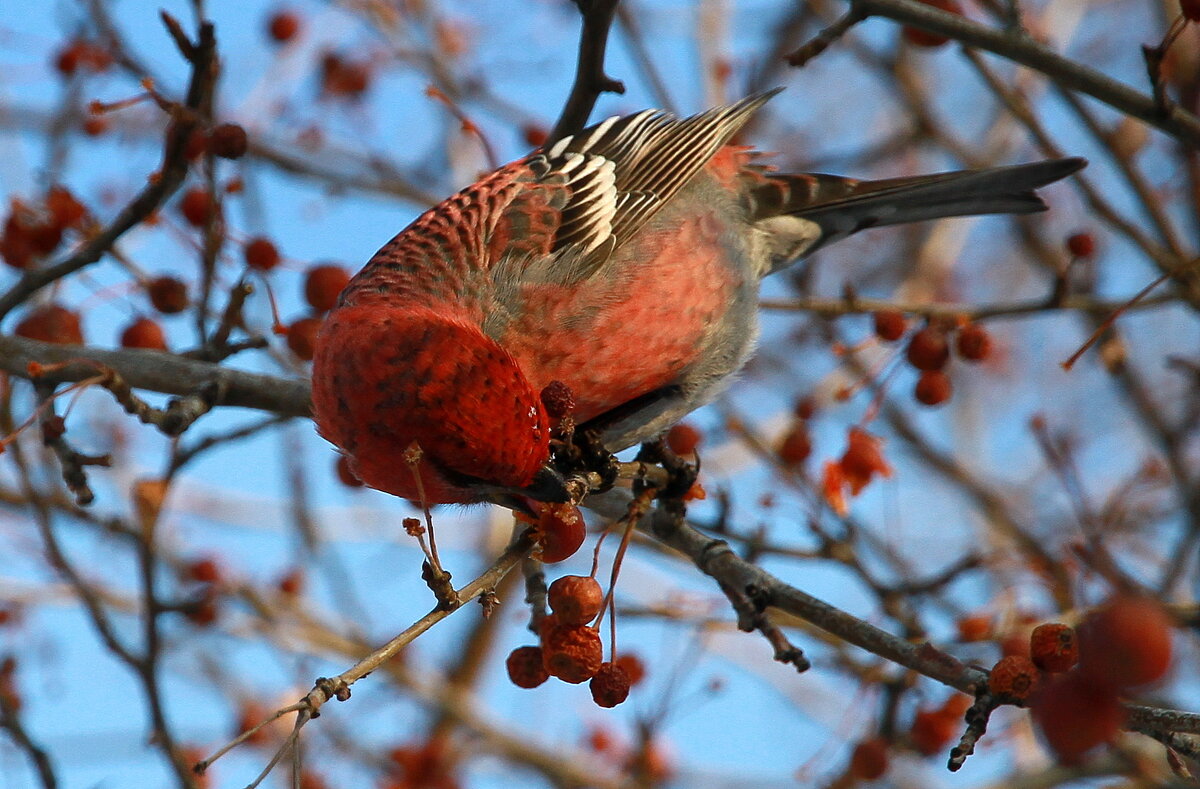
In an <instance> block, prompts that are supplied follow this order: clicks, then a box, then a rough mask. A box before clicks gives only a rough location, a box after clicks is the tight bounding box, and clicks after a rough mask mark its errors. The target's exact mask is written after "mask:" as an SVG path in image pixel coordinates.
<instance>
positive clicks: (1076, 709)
mask: <svg viewBox="0 0 1200 789" xmlns="http://www.w3.org/2000/svg"><path fill="white" fill-rule="evenodd" d="M1030 712H1031V713H1032V716H1033V722H1034V724H1035V725H1036V726H1037V727H1038V729H1039V730H1041V732H1042V737H1043V738H1045V740H1046V744H1047V745H1049V746H1050V750H1052V751H1054V753H1055V755H1056V756H1057V757H1058V760H1059V761H1060V762H1062V763H1063V764H1067V765H1073V764H1079V762H1081V761H1082V760H1083V757H1084V756H1085V755H1086V754H1087V753H1088V751H1090V750H1092V749H1093V748H1095V747H1097V746H1100V745H1103V744H1105V743H1109V742H1112V741H1113V740H1114V739H1116V737H1117V735H1118V734H1119V733H1120V731H1121V726H1122V725H1123V724H1124V723H1125V708H1124V707H1123V706H1121V701H1120V699H1119V698H1118V697H1117V691H1116V689H1115V688H1113V687H1112V686H1111V685H1108V684H1105V683H1098V682H1094V681H1092V680H1091V679H1089V678H1088V677H1086V676H1084V675H1083V674H1081V673H1079V672H1078V671H1068V672H1067V673H1066V674H1059V675H1057V676H1054V677H1050V678H1049V679H1047V681H1046V682H1045V683H1043V685H1042V688H1041V690H1039V691H1038V693H1037V695H1036V696H1035V697H1034V699H1033V703H1032V705H1031V706H1030Z"/></svg>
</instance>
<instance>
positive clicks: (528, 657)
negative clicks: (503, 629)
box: [504, 647, 550, 688]
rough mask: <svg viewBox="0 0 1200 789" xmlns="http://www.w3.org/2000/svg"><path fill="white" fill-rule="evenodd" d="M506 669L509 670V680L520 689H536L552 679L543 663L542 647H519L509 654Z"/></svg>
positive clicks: (505, 664) (505, 663)
mask: <svg viewBox="0 0 1200 789" xmlns="http://www.w3.org/2000/svg"><path fill="white" fill-rule="evenodd" d="M504 667H505V668H506V669H508V678H509V679H510V680H512V684H514V685H516V686H517V687H518V688H536V687H537V686H538V685H541V684H542V683H543V682H545V681H546V680H548V679H550V674H549V673H548V672H547V671H546V666H545V665H544V664H543V661H542V648H541V647H517V648H516V649H514V650H513V651H512V652H510V653H508V659H507V660H505V661H504Z"/></svg>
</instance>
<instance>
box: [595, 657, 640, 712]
mask: <svg viewBox="0 0 1200 789" xmlns="http://www.w3.org/2000/svg"><path fill="white" fill-rule="evenodd" d="M630 684H631V683H630V682H629V675H628V674H626V673H625V669H623V668H621V667H620V666H618V665H617V664H616V663H601V664H600V668H599V669H598V670H597V671H596V674H595V676H593V677H592V680H591V682H589V683H588V688H589V689H590V690H591V691H592V701H594V702H596V706H598V707H615V706H617V705H618V704H620V703H621V702H623V701H625V699H627V698H629V686H630Z"/></svg>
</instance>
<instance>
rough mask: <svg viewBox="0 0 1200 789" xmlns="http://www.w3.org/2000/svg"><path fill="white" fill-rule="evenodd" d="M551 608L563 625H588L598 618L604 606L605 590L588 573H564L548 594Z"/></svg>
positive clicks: (551, 585)
mask: <svg viewBox="0 0 1200 789" xmlns="http://www.w3.org/2000/svg"><path fill="white" fill-rule="evenodd" d="M547 599H548V600H549V602H550V610H552V611H553V612H554V613H555V614H556V615H557V616H558V621H559V622H560V623H561V624H563V625H568V626H576V625H586V624H587V623H588V622H591V621H592V620H593V619H595V618H596V615H597V614H599V613H600V609H601V608H602V607H603V606H604V590H603V589H601V588H600V584H599V583H598V582H597V581H596V579H595V578H591V577H589V576H586V575H564V576H563V577H562V578H559V579H557V580H556V581H555V582H554V583H552V584H550V590H549V592H548V594H547Z"/></svg>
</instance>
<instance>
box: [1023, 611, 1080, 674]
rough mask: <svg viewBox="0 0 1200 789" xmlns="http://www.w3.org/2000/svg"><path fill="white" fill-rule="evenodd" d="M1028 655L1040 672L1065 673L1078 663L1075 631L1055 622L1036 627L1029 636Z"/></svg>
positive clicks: (1077, 644)
mask: <svg viewBox="0 0 1200 789" xmlns="http://www.w3.org/2000/svg"><path fill="white" fill-rule="evenodd" d="M1029 655H1030V657H1032V658H1033V662H1034V664H1035V665H1036V666H1037V667H1038V668H1040V669H1041V670H1042V671H1049V672H1059V671H1066V670H1067V669H1069V668H1071V667H1072V666H1074V665H1075V664H1076V663H1077V662H1079V641H1078V639H1077V638H1076V637H1075V630H1074V629H1073V628H1071V627H1068V626H1067V625H1063V624H1059V623H1057V622H1054V623H1049V624H1044V625H1038V626H1037V627H1035V628H1034V629H1033V632H1032V633H1031V634H1030V635H1029Z"/></svg>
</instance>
